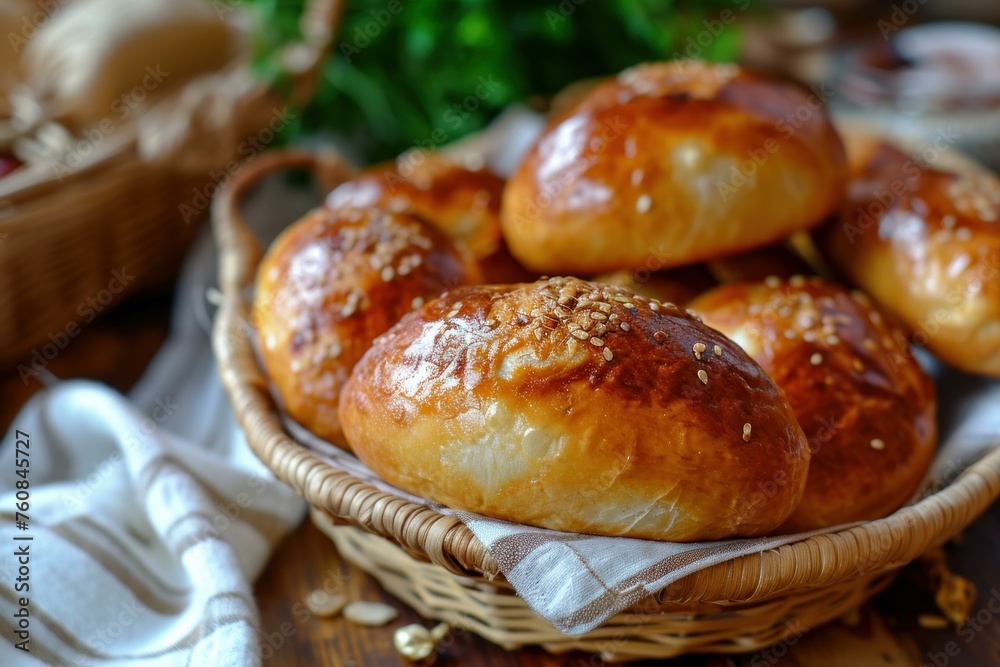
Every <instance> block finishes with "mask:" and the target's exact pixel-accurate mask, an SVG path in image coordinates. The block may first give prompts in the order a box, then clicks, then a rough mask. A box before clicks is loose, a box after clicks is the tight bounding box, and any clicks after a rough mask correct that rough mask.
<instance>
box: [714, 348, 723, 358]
mask: <svg viewBox="0 0 1000 667" xmlns="http://www.w3.org/2000/svg"><path fill="white" fill-rule="evenodd" d="M712 351H713V352H715V356H717V357H721V356H722V346H721V345H716V346H715V347H714V348H712Z"/></svg>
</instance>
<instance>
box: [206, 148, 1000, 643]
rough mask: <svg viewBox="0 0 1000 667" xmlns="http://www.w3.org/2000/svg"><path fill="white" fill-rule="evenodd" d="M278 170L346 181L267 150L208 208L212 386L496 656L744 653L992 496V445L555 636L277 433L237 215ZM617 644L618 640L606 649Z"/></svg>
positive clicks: (389, 585)
mask: <svg viewBox="0 0 1000 667" xmlns="http://www.w3.org/2000/svg"><path fill="white" fill-rule="evenodd" d="M282 169H300V170H312V171H316V172H321V173H322V174H323V175H324V182H326V183H330V182H331V181H333V182H336V181H337V180H338V179H344V178H346V177H347V176H348V175H349V174H350V173H351V167H350V165H347V164H346V163H344V162H343V161H342V160H340V159H339V158H337V157H336V156H335V155H332V154H323V155H313V154H310V153H304V152H284V153H270V154H268V155H265V156H263V157H262V158H261V159H260V160H258V161H257V162H256V163H254V164H253V165H252V166H251V168H249V169H247V170H245V171H244V172H242V173H241V174H240V175H239V176H238V177H237V178H236V179H234V181H233V182H232V183H231V184H230V186H229V187H228V188H226V189H225V190H224V191H223V192H222V193H221V194H220V196H219V197H217V198H216V200H215V202H214V209H213V224H214V231H215V235H216V239H217V241H218V245H219V250H220V286H221V290H222V293H223V299H222V304H221V306H220V309H219V311H218V313H217V316H216V320H215V328H214V334H213V346H214V350H215V354H216V357H217V360H218V363H219V370H220V373H221V377H222V381H223V384H224V385H225V387H226V390H227V391H228V393H229V396H230V398H231V400H232V403H233V406H234V408H235V411H236V416H237V419H238V421H239V423H240V425H241V426H242V428H243V429H244V431H245V433H246V437H247V440H248V442H249V443H250V446H251V447H252V448H253V450H254V451H255V452H256V454H257V455H258V456H259V457H260V458H261V459H262V460H263V461H264V463H265V464H266V465H267V466H268V467H269V468H270V469H271V470H273V471H274V473H275V474H276V475H277V476H278V477H279V478H280V479H282V480H284V481H285V482H287V483H288V484H290V485H291V486H292V487H293V488H295V489H296V490H297V491H298V492H299V493H301V494H302V495H303V496H304V497H305V498H306V500H307V501H308V502H309V503H310V504H311V505H312V506H313V507H314V515H315V516H316V517H317V519H316V520H317V523H318V525H319V526H320V527H321V528H322V529H324V530H325V531H327V532H328V534H330V536H331V538H332V539H333V541H334V542H335V543H336V545H337V547H338V548H339V549H340V551H341V553H342V555H344V556H345V557H346V558H347V559H348V560H350V561H352V562H353V563H355V564H357V565H358V566H359V567H361V568H363V569H364V570H366V571H368V572H370V573H371V574H372V575H373V576H375V577H376V578H377V579H378V580H379V581H380V582H381V583H382V584H383V585H384V586H385V587H386V589H388V590H389V591H390V592H392V593H393V594H395V595H397V596H398V597H400V598H401V599H402V600H403V601H405V602H407V603H408V604H410V605H411V606H412V607H414V608H415V609H416V610H417V611H419V612H420V613H422V614H424V615H425V616H428V617H433V618H440V619H445V620H448V621H450V622H452V623H453V624H457V625H459V626H460V627H465V628H468V629H469V630H471V631H473V632H476V633H478V634H480V635H482V636H483V637H486V638H487V639H489V640H491V641H494V642H496V643H498V644H501V645H503V646H507V647H516V646H521V645H525V644H540V645H542V646H544V647H546V648H548V649H549V650H552V651H564V650H570V649H583V650H587V651H592V652H596V653H600V654H601V655H602V656H603V657H604V658H605V659H608V660H627V659H634V658H651V657H669V656H674V655H679V654H682V653H688V652H692V651H716V652H743V651H750V650H754V649H757V648H762V647H764V646H768V645H770V644H772V643H774V642H775V641H779V640H781V639H783V638H785V637H787V636H790V635H791V634H793V633H795V632H797V631H801V629H802V628H810V627H815V626H816V625H818V624H821V623H824V622H826V621H829V620H831V619H833V618H836V617H837V616H838V615H840V614H842V613H843V612H845V611H847V610H849V609H851V608H853V607H856V606H858V605H859V604H861V603H862V602H864V601H865V600H866V599H868V598H869V597H870V596H872V595H874V594H875V593H876V592H878V591H879V590H881V589H882V588H883V587H885V586H886V585H887V584H888V583H889V582H890V581H891V579H892V578H893V577H894V576H895V573H896V571H897V570H898V569H899V568H900V567H902V566H903V565H905V564H907V563H909V562H911V561H913V560H915V559H916V558H918V557H919V556H921V555H923V554H924V553H926V552H927V551H929V550H930V549H932V548H934V547H936V546H939V545H941V544H943V543H944V542H946V541H948V540H949V539H951V538H952V537H954V536H955V535H956V534H957V533H958V532H959V531H961V530H962V529H963V528H964V527H966V526H967V525H968V524H969V523H971V522H972V521H973V520H974V519H975V518H976V517H977V516H979V515H980V514H981V513H982V512H983V511H984V510H985V509H986V508H987V507H988V506H989V505H990V504H991V503H992V502H993V501H994V500H996V499H997V497H998V496H1000V447H994V448H992V450H991V451H990V452H989V453H988V454H986V455H985V456H984V457H982V458H981V459H980V460H979V461H977V462H976V463H975V464H973V465H972V466H970V467H969V468H968V469H967V470H966V471H965V472H963V474H962V475H961V476H959V477H958V478H957V479H956V480H954V481H953V482H952V483H950V484H949V485H948V486H946V487H945V488H943V489H941V490H940V491H939V492H937V493H935V494H933V495H931V496H929V497H927V498H925V499H924V500H922V501H920V502H918V503H915V504H913V505H911V506H908V507H906V508H904V509H902V510H900V511H898V512H896V513H895V514H893V515H891V516H889V517H887V518H884V519H880V520H877V521H872V522H869V523H866V524H863V525H860V526H856V527H853V528H850V529H846V530H843V531H839V532H835V533H829V534H825V535H820V536H816V537H811V538H808V539H806V540H803V541H801V542H797V543H794V544H789V545H786V546H782V547H779V548H777V549H773V550H770V551H767V552H764V553H760V554H754V555H749V556H744V557H741V558H737V559H734V560H731V561H728V562H725V563H720V564H718V565H715V566H712V567H709V568H706V569H703V570H700V571H698V572H695V573H693V574H690V575H688V576H686V577H684V578H683V579H680V580H678V581H677V582H675V583H673V584H672V585H670V586H668V587H667V588H666V589H664V590H663V591H661V592H660V593H659V594H658V595H657V596H656V597H655V598H649V599H647V600H646V601H644V602H643V603H640V604H639V605H637V606H636V607H634V608H633V609H631V610H629V611H628V612H626V613H623V614H620V615H618V616H616V617H614V618H613V619H611V620H610V621H609V622H608V623H607V624H606V625H605V626H602V627H600V628H597V629H596V630H594V631H592V632H590V633H586V634H584V635H579V636H567V635H563V634H561V633H559V632H558V631H556V630H555V629H554V628H553V627H552V626H551V625H549V624H548V622H546V621H545V620H543V619H542V618H540V617H539V616H537V615H536V614H534V613H533V612H531V611H530V609H528V607H527V606H526V605H525V604H524V603H523V602H522V601H521V600H520V598H517V597H516V596H515V595H514V594H513V593H512V591H511V590H510V587H509V585H507V584H506V582H505V581H504V580H503V577H502V576H501V575H500V573H499V568H498V566H497V563H496V561H495V560H494V559H493V558H492V557H491V556H490V554H489V553H488V552H487V551H486V550H485V549H484V547H483V545H482V544H481V543H480V542H479V541H478V539H477V538H476V537H475V536H474V535H473V534H472V532H471V531H470V530H469V529H468V528H467V527H466V526H465V525H464V524H463V523H462V522H461V521H460V520H458V519H457V518H455V517H453V516H448V515H445V514H441V513H439V512H436V511H435V510H433V509H430V508H428V507H424V506H420V505H417V504H414V503H412V502H409V501H408V500H405V499H404V498H401V497H399V496H396V495H393V494H392V493H387V492H385V491H382V490H379V489H376V488H374V487H373V486H371V485H369V484H367V483H365V482H364V481H362V480H360V479H358V478H356V477H353V476H352V475H350V474H348V473H346V472H344V471H342V470H339V469H337V468H335V467H333V466H332V465H330V464H329V463H327V462H326V461H325V460H323V459H322V458H320V457H319V456H318V455H317V454H315V453H314V452H313V451H311V450H310V449H309V448H308V447H307V446H305V445H303V444H301V443H299V442H297V441H296V440H295V439H294V438H293V436H292V435H290V434H289V433H288V432H287V431H286V430H285V429H284V427H283V426H282V423H281V420H280V417H279V414H278V410H277V407H276V405H275V402H274V400H273V398H272V396H271V394H270V392H269V388H268V382H267V379H266V378H265V376H264V373H263V371H262V370H261V368H260V367H259V365H258V362H257V359H256V357H255V354H254V350H253V346H252V343H251V337H252V336H253V331H252V329H251V327H250V325H249V324H248V323H249V322H252V321H254V319H253V318H254V317H255V316H259V315H260V314H259V313H252V312H251V304H250V294H251V290H252V285H253V280H254V277H255V272H256V267H257V264H258V263H259V261H260V258H261V257H262V252H263V249H262V246H261V243H260V241H259V240H258V239H257V238H256V237H255V236H254V234H253V233H252V232H251V231H250V229H249V228H248V227H247V226H246V224H245V223H244V221H243V220H242V218H241V217H240V215H239V213H238V204H239V202H240V201H241V199H242V198H243V196H244V194H245V193H246V192H247V191H248V190H249V188H250V187H251V186H253V185H254V184H255V183H256V182H257V181H259V180H260V179H261V178H262V177H263V176H265V175H267V174H270V173H273V172H276V171H279V170H282ZM335 524H337V525H335ZM351 526H353V528H352V527H351ZM619 635H622V636H625V637H627V638H628V641H609V638H614V637H615V636H619Z"/></svg>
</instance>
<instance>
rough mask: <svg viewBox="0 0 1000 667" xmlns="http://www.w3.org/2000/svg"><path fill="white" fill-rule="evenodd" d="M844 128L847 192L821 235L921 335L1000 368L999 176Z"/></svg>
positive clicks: (989, 371) (952, 354) (960, 364)
mask: <svg viewBox="0 0 1000 667" xmlns="http://www.w3.org/2000/svg"><path fill="white" fill-rule="evenodd" d="M846 136H848V137H849V138H850V141H849V142H848V146H849V148H850V151H851V164H852V175H851V182H850V188H849V196H848V202H847V205H846V206H845V208H844V212H843V214H842V216H841V217H840V218H839V219H838V220H836V221H834V222H832V223H830V224H828V225H826V226H825V227H824V228H823V229H821V230H819V232H817V234H816V236H817V241H818V243H817V245H818V246H819V248H820V249H821V250H822V251H823V252H824V254H825V256H826V258H827V260H828V261H829V263H830V264H831V265H833V266H834V267H835V268H836V269H837V270H838V271H840V272H841V273H843V274H844V275H845V276H846V277H847V278H848V279H849V280H850V281H852V282H853V283H855V284H856V285H858V286H859V287H861V288H862V289H864V290H865V291H866V292H868V293H869V294H871V295H872V296H873V297H875V299H876V300H878V301H879V302H880V303H881V304H882V305H883V306H885V307H886V308H887V309H888V310H890V311H891V312H893V313H895V314H896V315H897V316H898V317H899V319H900V320H901V321H902V322H903V323H904V324H905V325H906V326H907V328H908V329H909V330H910V333H911V334H912V337H911V339H912V340H913V341H914V342H915V343H918V344H920V345H922V346H924V347H927V348H928V349H929V350H930V351H931V352H933V353H934V354H935V355H937V356H938V357H940V358H941V359H942V360H944V361H945V362H946V363H948V364H951V365H952V366H955V367H956V368H959V369H961V370H964V371H968V372H971V373H983V374H986V375H992V376H995V377H1000V179H998V178H997V177H996V176H995V175H993V174H992V173H990V172H988V171H986V170H985V169H984V168H982V167H979V166H978V165H975V164H971V163H969V162H967V161H966V160H963V159H961V158H957V159H956V158H955V156H952V155H944V156H942V157H941V158H940V159H939V162H938V163H937V166H935V167H927V166H926V165H925V164H923V163H922V162H921V161H919V160H918V159H917V158H914V157H911V156H909V155H907V154H905V153H903V152H902V151H901V150H900V149H899V148H897V147H895V146H893V145H892V144H889V143H887V142H886V141H884V140H882V139H879V138H876V137H872V136H870V135H866V134H864V133H857V132H855V133H853V134H852V133H848V134H847V135H846Z"/></svg>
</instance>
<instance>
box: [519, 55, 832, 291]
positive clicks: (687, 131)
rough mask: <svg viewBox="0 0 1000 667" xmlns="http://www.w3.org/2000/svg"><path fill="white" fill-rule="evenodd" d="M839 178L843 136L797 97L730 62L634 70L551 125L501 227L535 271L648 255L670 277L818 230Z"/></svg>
mask: <svg viewBox="0 0 1000 667" xmlns="http://www.w3.org/2000/svg"><path fill="white" fill-rule="evenodd" d="M814 107H815V108H814ZM797 113H798V114H799V115H798V116H797V115H796V114H797ZM845 178H846V167H845V157H844V150H843V146H842V145H841V143H840V139H839V137H838V136H837V133H836V131H835V130H834V128H833V126H832V125H831V124H830V121H829V120H828V118H827V116H826V114H825V112H824V111H823V109H822V107H821V106H820V105H819V104H818V103H817V102H816V100H815V98H812V97H810V96H809V95H808V94H807V93H805V92H803V91H801V90H799V89H798V88H796V87H794V86H791V85H789V84H786V83H783V82H780V81H776V80H772V79H770V78H767V77H765V76H763V75H761V74H758V73H755V72H752V71H750V70H746V69H741V68H739V67H737V66H735V65H711V64H707V63H702V62H699V61H675V62H669V63H656V64H649V65H640V66H638V67H634V68H632V69H630V70H627V71H625V72H623V73H622V74H620V75H619V76H618V77H616V78H614V79H611V80H608V81H606V82H604V83H602V84H599V85H598V86H597V87H595V88H594V89H593V90H592V91H590V92H589V93H587V94H586V95H584V96H583V98H582V99H581V100H580V101H579V102H577V103H576V105H575V106H572V107H570V108H568V109H566V110H564V111H562V112H561V113H560V114H558V115H557V116H555V117H554V118H553V119H552V120H551V121H550V122H549V124H548V126H547V128H546V130H545V132H544V133H543V134H542V136H541V137H540V138H539V140H538V142H537V143H536V144H535V146H534V147H533V148H532V150H531V151H530V152H529V153H528V155H527V156H526V158H525V159H524V161H523V162H522V163H521V165H520V166H519V167H518V169H517V170H516V171H515V173H514V175H513V176H512V177H511V179H510V181H509V182H508V184H507V188H506V190H505V191H504V196H503V208H502V214H503V215H502V222H503V232H504V236H505V237H506V238H507V243H508V244H509V246H510V249H511V252H512V253H513V254H514V256H515V257H517V258H518V259H519V260H521V262H522V263H523V264H524V265H525V266H527V267H528V268H529V269H533V270H537V271H541V272H548V273H576V274H595V273H601V272H606V271H612V270H615V269H632V268H636V267H640V266H645V265H646V262H647V260H648V258H649V256H650V254H651V253H658V254H662V255H665V257H666V262H665V263H664V264H663V265H662V267H661V268H669V267H671V266H681V265H684V264H691V263H693V262H696V261H700V260H703V259H709V258H712V257H718V256H721V255H726V254H731V253H735V252H739V251H741V250H747V249H750V248H754V247H758V246H762V245H766V244H768V243H772V242H774V241H777V240H780V239H783V238H785V237H787V236H788V235H789V234H791V233H792V232H794V231H796V230H800V229H806V228H809V227H811V226H813V225H816V224H818V223H819V222H821V221H822V220H823V219H824V218H826V217H827V216H828V215H829V214H830V213H832V212H833V211H834V210H835V209H836V208H837V206H838V205H839V204H840V202H841V201H842V199H843V190H844V182H845Z"/></svg>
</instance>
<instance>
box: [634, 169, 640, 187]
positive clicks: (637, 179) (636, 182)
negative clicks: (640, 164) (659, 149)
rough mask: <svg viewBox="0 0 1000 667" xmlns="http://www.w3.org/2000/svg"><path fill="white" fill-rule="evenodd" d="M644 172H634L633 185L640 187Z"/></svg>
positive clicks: (636, 170)
mask: <svg viewBox="0 0 1000 667" xmlns="http://www.w3.org/2000/svg"><path fill="white" fill-rule="evenodd" d="M642 177H643V172H642V169H635V170H633V171H632V185H639V184H640V183H642Z"/></svg>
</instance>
